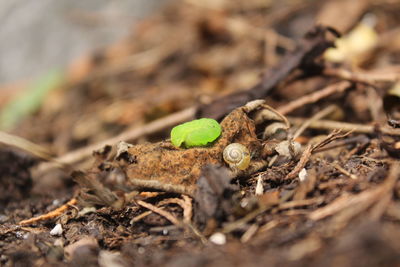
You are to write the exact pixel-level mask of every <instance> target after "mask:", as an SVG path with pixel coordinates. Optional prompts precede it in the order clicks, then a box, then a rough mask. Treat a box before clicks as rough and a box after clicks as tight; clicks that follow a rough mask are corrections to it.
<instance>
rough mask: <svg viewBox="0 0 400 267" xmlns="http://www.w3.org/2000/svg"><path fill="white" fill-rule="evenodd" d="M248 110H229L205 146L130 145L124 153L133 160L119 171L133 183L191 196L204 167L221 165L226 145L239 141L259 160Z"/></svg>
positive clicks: (125, 163) (259, 142)
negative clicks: (215, 135)
mask: <svg viewBox="0 0 400 267" xmlns="http://www.w3.org/2000/svg"><path fill="white" fill-rule="evenodd" d="M248 110H249V109H248V107H246V106H245V107H241V108H237V109H235V110H234V111H232V112H231V113H230V114H229V115H228V116H227V117H226V118H225V119H224V120H223V121H222V122H221V126H222V134H221V136H220V138H219V139H218V140H217V141H216V142H215V143H214V144H213V145H211V146H209V147H199V148H189V149H181V148H176V147H174V146H173V145H172V144H171V143H170V142H167V141H164V142H159V143H152V144H141V145H136V146H133V147H131V148H129V149H128V153H129V155H130V157H131V158H134V159H135V161H134V162H132V163H128V162H124V163H123V164H122V165H121V167H122V170H123V171H124V172H125V173H126V175H127V177H128V180H129V181H130V183H131V184H133V185H135V186H139V187H149V188H153V189H160V190H164V191H170V192H178V193H186V194H189V195H193V193H194V190H195V188H196V182H197V179H198V178H199V177H200V175H201V170H202V168H203V167H204V166H206V165H208V164H216V165H225V163H224V161H223V158H222V152H223V150H224V148H225V147H226V146H227V145H228V144H230V143H234V142H237V143H241V144H242V145H244V146H246V147H247V148H248V149H249V150H250V153H252V155H253V159H252V160H253V161H254V162H257V161H260V160H261V159H260V158H259V154H260V151H261V149H262V145H261V141H260V140H258V139H257V136H256V133H255V124H254V121H253V120H252V119H250V118H249V117H248V114H247V113H248ZM250 170H252V168H249V171H250ZM243 174H244V173H243Z"/></svg>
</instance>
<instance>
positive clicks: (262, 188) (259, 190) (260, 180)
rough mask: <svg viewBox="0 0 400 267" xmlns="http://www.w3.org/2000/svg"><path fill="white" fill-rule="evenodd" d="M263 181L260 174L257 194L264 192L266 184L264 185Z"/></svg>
mask: <svg viewBox="0 0 400 267" xmlns="http://www.w3.org/2000/svg"><path fill="white" fill-rule="evenodd" d="M262 182H263V181H262V178H261V175H259V176H258V178H257V185H256V192H255V194H256V196H261V195H262V194H264V186H263V183H262Z"/></svg>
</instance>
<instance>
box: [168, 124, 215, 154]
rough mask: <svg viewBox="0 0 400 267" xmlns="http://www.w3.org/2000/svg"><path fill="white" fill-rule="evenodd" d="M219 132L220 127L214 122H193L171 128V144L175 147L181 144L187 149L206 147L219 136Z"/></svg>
mask: <svg viewBox="0 0 400 267" xmlns="http://www.w3.org/2000/svg"><path fill="white" fill-rule="evenodd" d="M221 131H222V130H221V125H219V123H218V122H217V121H216V120H213V119H207V118H203V119H199V120H193V121H189V122H186V123H183V124H180V125H178V126H175V127H174V128H172V131H171V142H172V144H173V145H174V146H176V147H180V146H182V144H183V145H184V146H185V147H187V148H189V147H196V146H197V147H199V146H200V147H201V146H207V145H208V144H209V143H211V142H213V141H215V140H216V139H217V138H218V137H219V136H220V135H221Z"/></svg>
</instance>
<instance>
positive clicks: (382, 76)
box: [324, 68, 400, 84]
mask: <svg viewBox="0 0 400 267" xmlns="http://www.w3.org/2000/svg"><path fill="white" fill-rule="evenodd" d="M324 74H325V75H328V76H335V77H338V78H341V79H344V80H349V81H353V82H362V83H367V84H371V83H375V82H396V81H398V80H400V72H399V71H397V72H396V71H393V70H392V71H391V72H390V71H385V72H383V71H379V72H378V71H368V72H351V71H349V70H346V69H342V68H325V69H324Z"/></svg>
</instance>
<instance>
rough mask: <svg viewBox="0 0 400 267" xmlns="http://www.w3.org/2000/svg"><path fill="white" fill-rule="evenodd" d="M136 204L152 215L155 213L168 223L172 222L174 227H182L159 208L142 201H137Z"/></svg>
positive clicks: (170, 215)
mask: <svg viewBox="0 0 400 267" xmlns="http://www.w3.org/2000/svg"><path fill="white" fill-rule="evenodd" d="M136 203H137V204H138V205H140V206H142V207H145V208H146V209H149V210H151V211H152V212H154V213H157V214H159V215H161V216H163V217H164V218H166V219H167V220H168V221H170V222H172V223H173V224H174V225H176V226H178V227H182V223H181V222H180V221H179V220H178V219H177V218H175V216H173V215H172V214H171V213H169V212H168V211H165V210H162V209H161V208H158V207H156V206H154V205H152V204H150V203H147V202H144V201H142V200H138V201H136Z"/></svg>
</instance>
